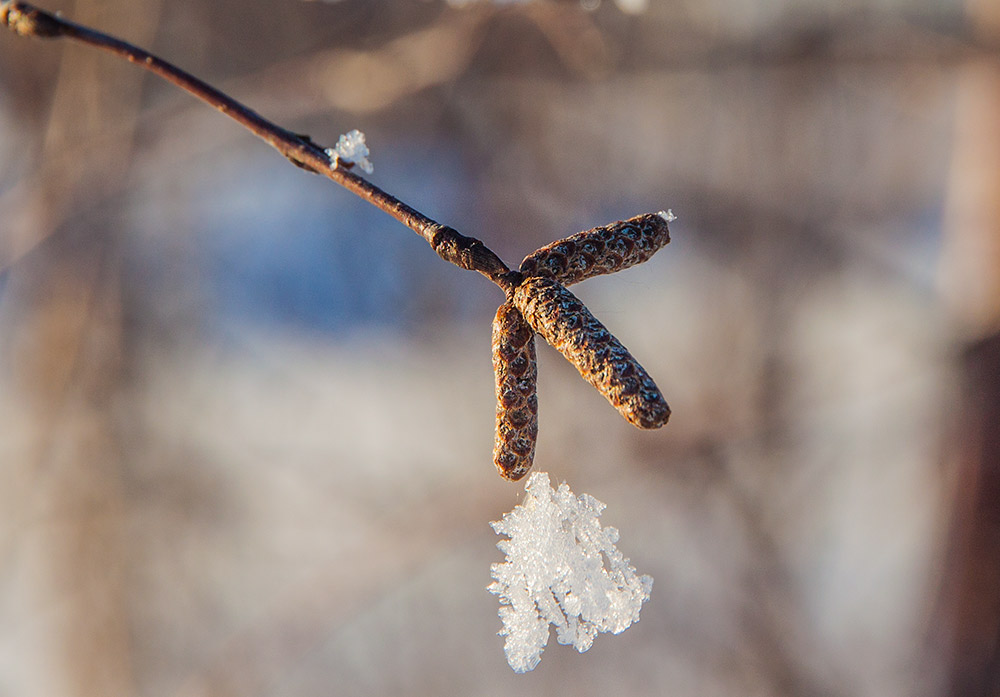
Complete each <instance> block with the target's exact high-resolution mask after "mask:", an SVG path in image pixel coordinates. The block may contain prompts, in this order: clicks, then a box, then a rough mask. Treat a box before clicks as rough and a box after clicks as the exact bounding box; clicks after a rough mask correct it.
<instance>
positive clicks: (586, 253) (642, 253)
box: [520, 213, 670, 286]
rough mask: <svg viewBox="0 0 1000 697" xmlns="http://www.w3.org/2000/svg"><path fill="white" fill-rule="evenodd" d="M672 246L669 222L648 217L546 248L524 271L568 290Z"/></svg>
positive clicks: (528, 261) (578, 235) (531, 257)
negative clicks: (574, 285) (554, 282)
mask: <svg viewBox="0 0 1000 697" xmlns="http://www.w3.org/2000/svg"><path fill="white" fill-rule="evenodd" d="M668 242H670V233H669V231H668V230H667V219H666V218H665V217H664V216H663V215H661V214H658V213H647V214H645V215H637V216H636V217H634V218H629V219H628V220H620V221H618V222H617V223H612V224H610V225H604V226H602V227H595V228H593V229H591V230H585V231H584V232H578V233H576V234H575V235H570V236H569V237H567V238H565V239H562V240H559V241H558V242H553V243H552V244H548V245H545V246H544V247H542V248H541V249H539V250H537V251H535V252H532V253H531V254H529V255H528V256H526V257H525V258H524V261H522V262H521V267H520V271H521V273H523V274H524V275H525V276H539V277H544V278H551V279H554V280H556V281H559V283H561V284H562V285H564V286H568V285H571V284H573V283H579V282H580V281H582V280H584V279H587V278H590V277H592V276H599V275H601V274H606V273H614V272H615V271H621V270H622V269H627V268H628V267H630V266H635V265H636V264H641V263H642V262H644V261H646V260H647V259H649V258H650V257H651V256H653V254H655V253H656V251H657V250H658V249H660V248H661V247H663V246H664V245H665V244H667V243H668Z"/></svg>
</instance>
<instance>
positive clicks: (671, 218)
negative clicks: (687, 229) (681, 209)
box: [657, 208, 677, 223]
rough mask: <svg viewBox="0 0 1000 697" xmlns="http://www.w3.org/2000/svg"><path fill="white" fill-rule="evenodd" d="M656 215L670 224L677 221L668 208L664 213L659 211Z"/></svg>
mask: <svg viewBox="0 0 1000 697" xmlns="http://www.w3.org/2000/svg"><path fill="white" fill-rule="evenodd" d="M657 215H658V216H660V217H661V218H663V219H664V220H666V221H667V222H668V223H672V222H674V221H675V220H677V216H676V215H674V212H673V211H672V210H670V209H669V208H668V209H667V210H665V211H660V212H659V213H657Z"/></svg>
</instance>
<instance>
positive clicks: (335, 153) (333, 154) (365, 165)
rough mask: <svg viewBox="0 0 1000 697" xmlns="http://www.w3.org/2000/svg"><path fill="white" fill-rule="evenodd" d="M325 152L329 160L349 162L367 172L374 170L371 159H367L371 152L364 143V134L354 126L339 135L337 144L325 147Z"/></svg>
mask: <svg viewBox="0 0 1000 697" xmlns="http://www.w3.org/2000/svg"><path fill="white" fill-rule="evenodd" d="M325 152H326V155H327V157H329V158H330V161H331V162H338V161H339V162H351V163H353V164H356V165H357V166H358V167H360V168H361V169H363V170H364V171H365V172H366V173H368V174H371V173H372V172H374V171H375V167H374V166H373V165H372V163H371V160H369V159H368V155H370V154H371V153H370V152H369V151H368V146H367V145H365V134H364V133H362V132H361V131H359V130H358V129H356V128H355V129H354V130H353V131H350V132H349V133H347V134H346V135H342V136H340V140H338V141H337V144H336V145H335V146H333V147H332V148H327V149H326V150H325Z"/></svg>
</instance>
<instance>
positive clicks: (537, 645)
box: [487, 472, 653, 673]
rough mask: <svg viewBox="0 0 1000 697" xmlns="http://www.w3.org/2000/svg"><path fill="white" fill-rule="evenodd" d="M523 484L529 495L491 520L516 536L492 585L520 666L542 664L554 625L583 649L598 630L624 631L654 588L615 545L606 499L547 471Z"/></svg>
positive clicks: (507, 648)
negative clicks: (605, 519)
mask: <svg viewBox="0 0 1000 697" xmlns="http://www.w3.org/2000/svg"><path fill="white" fill-rule="evenodd" d="M524 488H525V491H526V492H527V497H526V498H525V500H524V502H523V503H521V504H520V505H518V506H515V507H514V510H512V511H511V512H509V513H506V514H504V516H503V519H502V520H500V521H497V522H493V523H491V525H492V526H493V529H494V530H496V532H497V534H499V535H506V536H507V537H508V538H509V539H507V540H502V541H500V542H498V543H497V547H498V548H499V549H500V551H502V552H504V553H505V554H506V555H507V558H506V560H505V561H504V562H502V563H498V564H493V565H492V566H491V575H492V577H493V579H494V581H493V583H491V584H490V585H489V586H488V588H487V590H489V591H490V592H491V593H493V594H495V595H497V596H499V598H500V604H501V607H500V612H499V615H500V619H501V620H502V621H503V629H502V630H501V631H500V635H501V636H505V637H506V641H505V642H504V652H505V653H506V654H507V662H508V663H509V664H510V667H511V668H513V669H514V671H515V672H518V673H525V672H527V671H530V670H534V668H535V666H537V665H538V662H539V661H540V660H541V656H542V651H544V650H545V645H546V644H547V643H548V640H549V625H550V624H554V625H555V627H556V639H557V640H558V641H559V643H560V644H572V645H573V646H574V647H575V648H576V650H577V651H579V652H580V653H583V652H584V651H586V650H587V649H589V648H590V647H591V645H592V644H593V643H594V637H595V636H597V633H598V632H611V633H613V634H620V633H621V632H623V631H625V630H626V629H628V627H629V626H631V624H632V623H633V622H638V621H639V611H640V609H641V608H642V604H643V603H644V602H646V601H647V600H649V594H650V591H651V590H652V587H653V578H652V577H651V576H637V575H636V571H635V568H634V567H632V566H631V565H630V564H629V560H628V559H626V558H625V557H624V556H622V553H621V552H619V551H618V549H617V548H616V547H615V543H616V542H618V531H617V530H616V529H615V528H612V527H607V528H602V527H601V523H600V516H601V513H602V512H603V511H604V508H605V506H604V504H603V503H601V502H600V501H598V500H597V499H595V498H594V497H593V496H590V495H589V494H583V495H582V496H579V497H577V496H575V495H574V494H573V492H572V491H570V489H569V487H568V486H567V485H566V484H560V485H559V488H558V489H556V490H555V491H553V489H552V487H551V486H550V484H549V475H548V474H547V473H545V472H535V473H534V474H532V475H531V476H530V477H529V478H528V483H527V484H526V485H525V487H524ZM605 559H606V560H607V567H606V566H605Z"/></svg>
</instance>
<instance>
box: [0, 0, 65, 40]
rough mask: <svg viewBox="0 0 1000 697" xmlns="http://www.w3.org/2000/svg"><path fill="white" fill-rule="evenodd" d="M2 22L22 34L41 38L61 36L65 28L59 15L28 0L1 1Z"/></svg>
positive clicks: (0, 13) (0, 18) (0, 17)
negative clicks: (41, 8) (30, 3)
mask: <svg viewBox="0 0 1000 697" xmlns="http://www.w3.org/2000/svg"><path fill="white" fill-rule="evenodd" d="M0 24H4V25H6V26H7V27H8V28H9V29H10V30H11V31H12V32H14V33H15V34H18V35H20V36H35V37H40V38H53V37H57V36H60V35H62V33H63V31H64V28H65V25H64V24H63V22H62V20H60V19H59V18H58V17H56V16H55V15H53V14H50V13H48V12H46V11H45V10H40V9H38V8H37V7H34V6H32V5H29V4H28V3H26V2H0Z"/></svg>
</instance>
